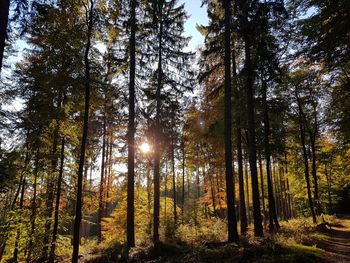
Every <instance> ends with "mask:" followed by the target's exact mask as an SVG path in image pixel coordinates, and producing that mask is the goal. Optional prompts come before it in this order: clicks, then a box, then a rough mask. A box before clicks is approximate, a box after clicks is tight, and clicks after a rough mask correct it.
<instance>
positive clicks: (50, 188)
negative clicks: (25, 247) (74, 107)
mask: <svg viewBox="0 0 350 263" xmlns="http://www.w3.org/2000/svg"><path fill="white" fill-rule="evenodd" d="M62 96H63V92H60V94H59V96H58V100H57V109H56V110H57V111H58V112H59V111H61V107H62V105H61V104H62V99H63V98H62ZM59 131H60V120H59V119H56V124H55V129H54V132H53V142H52V153H51V154H52V156H51V176H50V177H49V178H48V182H47V191H46V195H47V198H46V209H47V210H46V212H45V217H46V222H45V235H44V239H43V244H44V247H43V251H42V255H41V260H42V262H46V261H47V259H48V252H49V245H50V234H51V231H50V230H51V223H52V213H53V210H54V208H53V202H54V181H55V180H54V179H55V174H56V172H57V162H58V156H57V148H58V139H59Z"/></svg>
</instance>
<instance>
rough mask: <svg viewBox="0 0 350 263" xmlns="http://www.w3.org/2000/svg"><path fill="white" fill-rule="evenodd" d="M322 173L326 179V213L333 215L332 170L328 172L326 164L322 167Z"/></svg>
mask: <svg viewBox="0 0 350 263" xmlns="http://www.w3.org/2000/svg"><path fill="white" fill-rule="evenodd" d="M324 171H325V175H326V179H327V193H328V211H329V213H330V214H333V205H332V194H331V192H332V170H331V168H330V169H329V170H328V168H327V164H326V163H325V165H324Z"/></svg>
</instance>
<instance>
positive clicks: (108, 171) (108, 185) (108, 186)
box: [105, 127, 113, 216]
mask: <svg viewBox="0 0 350 263" xmlns="http://www.w3.org/2000/svg"><path fill="white" fill-rule="evenodd" d="M110 130H111V131H110V138H109V150H108V162H107V168H106V177H107V183H106V204H105V206H106V209H105V215H106V216H108V215H109V214H110V199H109V198H110V195H111V193H110V192H111V185H112V184H113V178H112V155H113V131H112V128H111V127H110Z"/></svg>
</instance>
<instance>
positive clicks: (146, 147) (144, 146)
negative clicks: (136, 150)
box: [140, 142, 151, 153]
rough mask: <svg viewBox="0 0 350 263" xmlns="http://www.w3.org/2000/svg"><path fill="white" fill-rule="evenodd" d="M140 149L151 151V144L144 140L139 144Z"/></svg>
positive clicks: (145, 151)
mask: <svg viewBox="0 0 350 263" xmlns="http://www.w3.org/2000/svg"><path fill="white" fill-rule="evenodd" d="M140 149H141V151H142V152H143V153H149V152H150V151H151V146H150V145H149V144H148V143H147V142H144V143H142V144H141V146H140Z"/></svg>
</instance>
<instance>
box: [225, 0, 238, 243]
mask: <svg viewBox="0 0 350 263" xmlns="http://www.w3.org/2000/svg"><path fill="white" fill-rule="evenodd" d="M223 5H224V9H225V84H224V85H225V117H224V125H225V131H224V137H225V178H226V201H227V223H228V237H227V241H228V242H235V241H237V240H238V239H239V238H238V232H237V221H236V211H235V193H234V180H233V171H232V159H233V158H232V138H231V136H232V111H231V110H232V101H231V99H232V98H231V97H232V92H231V1H230V0H225V1H223Z"/></svg>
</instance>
